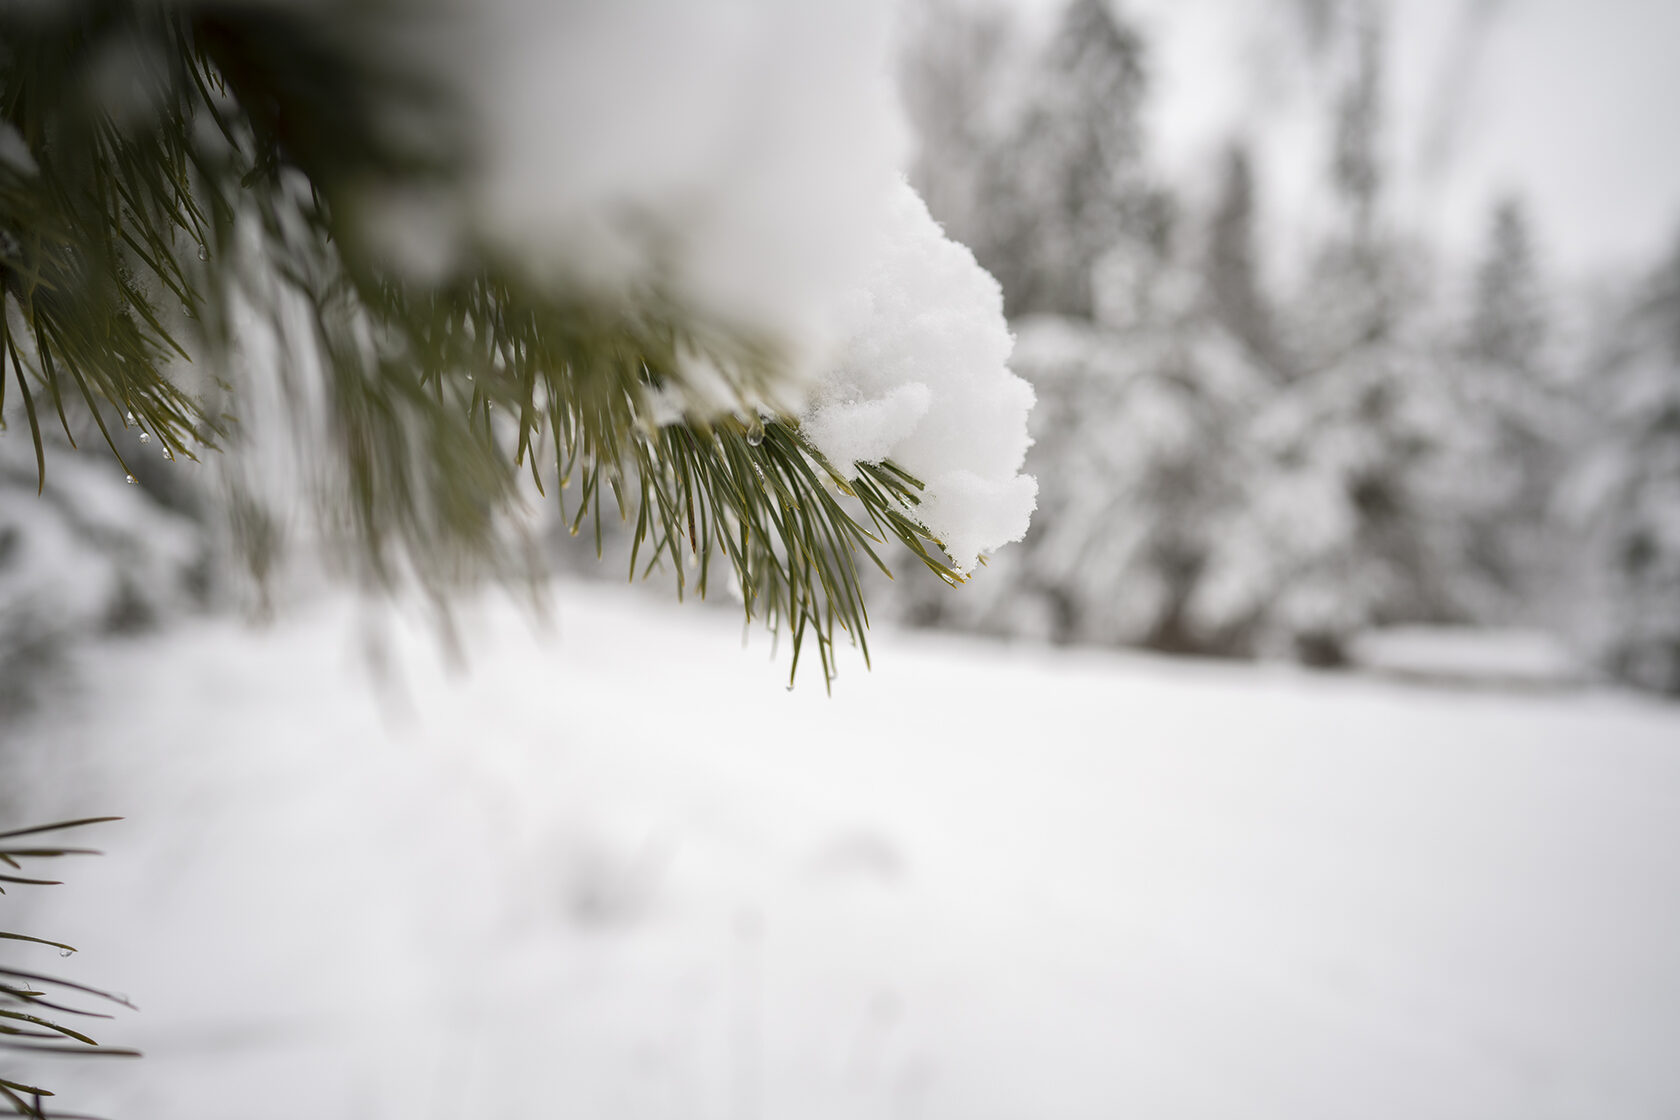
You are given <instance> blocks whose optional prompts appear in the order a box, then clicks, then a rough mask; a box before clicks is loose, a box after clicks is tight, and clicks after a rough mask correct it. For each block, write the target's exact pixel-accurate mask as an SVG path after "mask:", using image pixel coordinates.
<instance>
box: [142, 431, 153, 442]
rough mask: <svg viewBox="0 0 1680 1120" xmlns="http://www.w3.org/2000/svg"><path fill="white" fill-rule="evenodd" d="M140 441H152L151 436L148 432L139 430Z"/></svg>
mask: <svg viewBox="0 0 1680 1120" xmlns="http://www.w3.org/2000/svg"><path fill="white" fill-rule="evenodd" d="M140 442H141V443H150V442H152V437H151V435H150V433H148V432H141V433H140Z"/></svg>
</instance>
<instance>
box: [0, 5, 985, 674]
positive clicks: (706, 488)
mask: <svg viewBox="0 0 1680 1120" xmlns="http://www.w3.org/2000/svg"><path fill="white" fill-rule="evenodd" d="M356 12H357V13H359V14H358V15H357V16H356V17H354V18H353V17H352V16H351V15H343V16H340V17H338V18H334V17H333V16H331V15H330V14H323V13H321V12H315V11H314V10H309V11H303V10H299V11H292V10H289V9H283V8H270V7H267V6H263V5H249V6H244V5H241V6H228V7H221V6H218V5H214V4H209V3H190V2H188V3H177V4H170V5H157V6H153V5H150V4H143V3H139V2H132V3H126V4H125V3H116V4H112V3H94V2H92V0H85V2H81V3H67V4H65V5H63V6H62V8H61V9H60V10H56V11H54V12H53V13H51V14H43V13H42V12H38V11H35V10H33V9H26V10H20V9H19V8H18V7H10V8H7V9H5V10H4V11H3V12H0V120H3V122H4V123H3V124H0V128H10V129H12V130H15V132H16V134H17V137H18V138H21V140H22V141H23V143H24V145H25V146H26V149H27V152H28V156H29V158H28V159H27V160H22V161H20V160H15V159H14V160H12V161H9V162H8V161H5V160H0V386H3V385H4V384H5V376H4V375H6V374H7V373H8V372H9V373H10V380H11V381H12V382H13V384H14V385H15V386H16V388H17V391H18V395H19V397H20V399H21V401H22V403H23V406H24V412H25V416H26V420H27V422H28V425H29V428H30V433H31V437H32V439H33V440H34V442H35V447H36V453H37V468H38V473H39V475H40V477H43V478H44V475H45V471H46V470H47V463H46V455H45V451H44V448H43V445H42V441H41V424H42V423H43V418H42V411H43V402H49V401H50V402H51V404H50V407H51V409H52V411H53V412H54V413H55V414H56V415H57V416H58V417H59V419H60V421H61V423H63V426H64V428H65V430H66V434H69V430H70V424H69V422H68V420H66V419H65V417H64V403H63V402H64V400H65V398H66V397H69V398H72V399H79V400H80V401H81V402H82V403H83V404H85V405H86V407H87V409H88V410H89V411H90V412H91V413H92V414H93V416H94V418H95V420H96V422H97V424H98V427H99V430H100V432H101V434H102V436H103V437H104V440H105V442H106V444H107V446H108V447H109V449H110V451H111V453H112V454H113V455H114V456H115V457H116V458H117V460H118V462H119V464H121V465H122V467H123V469H124V471H125V472H127V473H128V474H129V476H130V478H131V479H132V477H133V474H132V471H129V469H128V465H127V464H126V463H124V462H123V455H122V453H121V452H120V451H119V450H118V448H117V445H116V442H115V441H114V439H113V437H112V429H113V425H114V424H117V423H120V424H121V425H122V426H124V427H138V428H139V429H140V430H141V432H142V433H144V436H145V437H147V438H156V439H157V440H158V442H159V443H160V444H161V450H162V452H163V454H164V455H165V457H167V458H171V459H173V458H175V457H176V456H187V457H189V458H193V457H196V455H197V454H198V452H200V451H201V450H204V449H206V448H208V449H218V448H219V447H220V446H221V445H222V444H225V443H228V442H229V441H230V440H232V439H233V438H234V435H233V433H234V432H235V429H234V428H233V427H231V421H232V419H233V417H232V415H230V414H227V413H223V412H220V411H217V410H216V409H215V407H214V406H212V405H211V404H210V403H208V401H209V398H208V397H207V395H206V394H216V395H217V396H218V397H219V396H221V395H224V394H231V398H232V404H233V407H234V409H235V411H237V407H238V404H239V392H238V390H237V389H236V388H235V387H234V386H233V385H232V384H230V383H229V378H224V377H221V376H219V375H218V376H215V377H213V378H206V377H205V376H204V374H203V373H202V372H200V373H198V374H197V375H196V382H197V384H198V385H199V389H198V390H195V391H189V390H188V389H187V388H184V387H183V386H185V385H190V384H193V382H192V381H191V380H189V378H192V377H194V371H195V370H205V369H208V370H210V371H222V370H226V371H231V370H233V369H235V368H237V366H238V362H239V355H238V350H237V347H236V345H235V341H236V336H237V335H246V334H249V333H250V331H251V330H252V329H253V323H252V319H253V318H254V319H255V324H254V326H255V327H256V328H258V329H262V330H266V331H267V332H269V334H270V336H271V337H272V338H273V339H274V340H275V342H276V345H277V349H278V351H279V352H280V354H281V356H282V360H281V361H280V363H279V368H277V369H275V370H272V371H266V372H265V371H258V374H259V375H266V376H273V377H278V378H280V379H282V382H283V383H284V384H286V386H287V388H288V391H289V392H291V393H293V394H294V395H295V396H296V397H298V398H299V399H301V398H302V397H303V396H304V395H305V384H304V382H305V380H306V379H307V378H308V377H310V376H311V375H312V374H311V370H316V369H318V371H319V375H320V377H321V379H322V381H323V382H324V388H325V400H326V405H325V425H326V429H327V430H326V431H325V432H324V433H322V435H323V438H324V439H325V442H326V445H327V446H326V448H325V450H324V455H325V458H326V462H327V464H328V466H327V468H326V469H324V470H323V471H322V472H321V473H322V476H323V478H325V479H328V480H330V481H331V483H332V485H331V486H330V487H329V489H328V492H327V493H324V494H322V495H321V496H320V497H321V504H322V513H323V517H324V520H325V523H326V527H327V529H328V530H329V534H330V536H331V537H332V538H333V539H334V540H336V541H337V542H338V544H339V545H341V548H340V555H341V556H342V557H343V559H344V560H345V561H346V563H347V566H348V567H349V568H350V570H351V571H352V573H353V574H355V575H356V576H357V577H358V578H360V579H362V580H363V581H364V582H366V583H368V584H370V585H373V586H383V587H389V586H392V585H394V584H396V583H398V582H399V581H401V580H402V579H404V578H405V577H407V576H410V575H412V576H416V577H418V579H419V581H420V582H421V584H422V586H424V587H425V588H426V589H427V590H428V591H431V592H433V593H434V594H440V595H441V594H442V593H443V592H444V591H445V590H446V589H447V588H448V587H449V586H451V585H453V584H455V583H458V582H459V581H460V580H462V579H465V578H471V577H473V576H476V575H478V574H482V573H485V572H488V573H491V574H496V575H501V576H508V575H515V574H518V573H520V572H528V570H529V561H528V559H527V558H525V557H523V556H522V555H521V553H520V551H519V549H518V548H517V542H516V541H513V540H511V539H510V536H511V535H510V534H509V533H508V532H507V531H506V529H505V523H506V519H507V515H508V514H509V512H510V511H511V510H512V509H513V507H514V504H515V501H516V497H515V496H516V489H517V481H518V476H519V474H520V473H521V471H523V470H528V471H529V472H530V473H531V475H532V477H533V478H534V479H535V480H536V483H537V485H538V487H539V488H543V487H544V486H545V483H546V481H554V482H555V483H557V487H556V488H557V490H558V491H559V492H560V498H561V501H562V502H563V501H564V493H565V491H566V490H567V488H568V486H569V485H576V486H577V487H578V488H579V493H578V500H577V503H576V505H575V507H574V508H575V509H576V517H575V520H573V522H572V527H573V528H574V530H576V529H578V528H580V527H581V525H582V524H583V521H584V518H585V517H589V518H593V519H595V520H597V521H598V519H599V518H600V516H601V512H600V507H601V500H602V497H603V494H602V490H603V486H604V487H606V488H609V489H611V490H612V491H613V494H614V497H615V501H616V502H617V503H618V504H619V505H620V507H621V510H622V511H623V512H624V514H625V515H626V517H628V516H629V513H630V511H631V510H632V509H633V510H634V516H635V525H636V533H635V553H636V555H637V556H638V557H639V556H640V555H641V554H642V553H643V551H644V550H645V551H646V552H647V554H648V555H649V556H650V557H666V558H668V559H669V560H670V562H671V567H672V568H673V569H674V571H675V575H676V583H677V588H678V592H679V595H680V594H681V593H682V591H683V590H684V588H685V586H686V584H687V579H686V577H685V576H684V562H683V561H684V554H685V549H686V554H687V555H688V556H694V557H697V559H698V562H699V565H700V571H699V575H698V577H697V579H696V580H695V586H696V589H697V590H698V591H699V592H700V593H701V594H704V593H705V590H706V588H707V586H708V583H709V580H710V578H711V567H710V563H711V557H712V555H713V553H714V552H716V553H718V554H720V555H727V556H728V558H729V560H730V561H731V566H730V571H731V572H732V574H733V577H734V578H735V580H736V581H737V582H738V584H739V586H740V588H741V590H742V592H743V597H744V599H745V601H746V604H747V612H748V614H749V616H763V617H764V618H765V619H766V620H767V621H768V622H769V623H770V624H771V625H772V626H786V627H788V628H790V629H791V632H792V636H793V639H794V648H795V654H796V658H795V660H796V664H797V654H798V651H799V648H800V644H801V641H802V639H803V636H804V635H805V634H806V633H807V631H809V632H810V633H812V634H814V635H815V636H816V641H817V646H818V656H819V659H820V660H821V662H822V665H823V667H824V671H825V673H829V672H830V671H831V669H832V660H831V658H832V646H833V639H834V627H835V625H836V624H839V625H840V627H841V628H842V629H843V630H844V631H846V632H847V633H848V634H850V635H851V636H852V638H853V639H854V640H855V641H856V642H858V643H859V645H860V646H861V645H862V644H863V631H864V627H865V626H866V625H867V616H866V614H865V612H864V609H863V603H862V599H861V593H860V590H859V586H858V570H857V559H858V553H859V552H862V554H863V555H864V556H866V557H867V558H868V559H869V560H870V561H871V562H873V563H875V564H877V565H880V566H882V567H883V568H884V567H885V565H884V564H883V563H882V560H881V558H880V556H879V555H878V554H877V553H876V552H875V550H874V549H873V547H872V545H873V544H875V543H880V542H881V541H883V540H885V539H886V538H888V537H889V536H890V537H891V538H893V539H896V540H898V541H900V542H901V543H903V544H904V545H906V546H907V547H909V549H910V551H911V553H912V555H914V556H915V557H916V558H917V559H918V560H920V561H921V562H922V563H923V564H924V565H926V566H927V567H929V568H931V569H932V570H933V571H934V572H936V573H937V574H938V575H940V576H941V577H942V578H944V579H946V580H948V581H952V582H955V581H956V580H958V579H959V578H960V577H958V576H957V575H956V573H955V572H953V571H952V570H951V569H950V568H949V567H948V566H947V565H946V564H945V562H944V561H943V559H941V558H940V554H939V551H938V542H937V541H934V540H932V539H931V538H930V537H929V536H928V534H927V533H926V532H925V530H923V529H922V527H921V526H920V525H919V524H918V523H917V521H916V519H915V516H914V512H913V509H914V506H915V504H916V501H917V492H918V491H919V490H920V484H919V483H918V482H917V481H916V480H915V479H913V478H910V477H909V476H908V475H905V474H904V473H903V472H901V471H898V470H896V469H895V468H892V467H891V466H890V465H887V464H873V465H867V466H866V468H865V469H864V471H863V473H862V474H861V475H859V477H858V478H857V479H856V481H855V482H853V483H851V484H847V483H845V482H844V481H843V480H842V478H841V477H840V475H839V474H838V472H836V471H834V470H833V469H832V468H831V467H829V466H828V465H827V464H824V463H823V462H822V461H821V458H820V456H818V455H816V454H815V453H814V452H813V450H812V449H811V448H810V446H809V445H808V444H807V443H806V442H805V441H803V440H802V439H801V438H800V436H799V434H798V431H797V425H796V422H795V421H794V420H793V419H792V418H790V417H787V416H781V415H774V414H772V415H770V416H769V417H768V421H767V422H764V421H761V420H759V419H758V417H759V416H760V414H761V412H762V411H763V403H764V402H766V401H770V400H773V399H775V395H776V389H777V386H778V385H779V383H780V382H781V379H782V377H783V376H784V372H785V371H784V360H783V357H782V355H781V354H780V353H779V352H778V348H777V346H776V345H775V344H774V343H773V342H771V341H770V340H767V339H763V338H758V337H753V336H752V335H750V334H749V333H747V332H744V331H742V330H740V329H739V328H738V327H735V326H734V325H732V324H729V323H726V322H720V321H717V320H716V319H715V317H712V316H709V315H707V314H703V313H701V312H700V311H699V310H698V309H696V308H694V307H690V306H685V305H684V304H683V303H682V302H681V301H679V300H677V299H675V298H673V297H671V296H670V295H668V294H667V293H663V292H660V291H642V292H639V293H636V295H635V296H634V298H632V299H630V300H624V301H618V302H603V301H591V300H587V299H584V298H581V297H578V296H576V295H570V296H564V295H556V294H555V293H554V292H552V291H551V290H548V289H546V288H544V287H542V286H540V285H538V284H536V283H534V282H533V281H532V280H531V279H530V278H529V276H528V275H527V273H526V272H525V270H524V267H523V263H522V262H519V261H510V260H505V259H502V257H501V256H500V255H498V254H497V253H496V252H494V251H491V250H489V249H487V248H485V247H483V246H469V247H467V248H466V249H465V250H464V251H463V254H462V257H461V260H459V261H458V262H457V263H456V265H455V266H454V268H453V269H452V270H451V271H450V272H449V274H448V275H447V276H445V277H443V278H441V279H435V280H427V281H423V282H422V281H416V280H414V279H412V278H408V277H404V276H399V275H396V274H394V273H393V272H392V271H391V270H390V269H388V268H386V267H384V266H383V264H382V263H381V261H380V259H379V257H378V254H376V253H374V252H371V251H370V250H369V249H368V248H367V245H368V236H367V231H366V230H365V229H364V228H362V226H361V225H360V224H359V223H357V222H356V221H354V220H353V215H354V214H355V213H357V209H356V204H357V201H358V200H359V199H361V198H365V197H367V196H368V192H369V191H370V189H376V188H392V189H413V188H417V187H428V186H439V187H448V186H449V185H450V184H453V183H456V182H458V181H459V180H460V178H461V177H462V176H463V175H464V174H465V173H466V172H467V170H468V166H467V161H468V159H469V153H470V150H471V149H470V146H469V145H468V144H467V143H466V142H465V141H464V140H463V135H464V132H465V130H464V128H463V124H462V121H461V120H460V114H459V113H457V112H456V111H455V109H454V107H453V106H452V104H451V100H450V98H449V97H448V96H447V94H446V92H445V91H443V90H441V89H440V88H438V86H437V84H436V83H430V82H428V81H427V80H426V79H425V77H424V76H423V75H417V74H415V73H413V72H411V71H408V70H404V69H403V68H401V67H400V66H399V65H398V64H396V63H393V62H391V61H389V59H388V58H387V57H386V56H387V55H388V54H390V53H391V52H388V51H382V50H380V49H378V48H379V45H380V44H379V41H378V38H377V34H376V33H377V32H378V31H379V29H380V27H381V26H382V25H381V24H380V22H379V21H380V19H381V18H383V19H385V20H387V21H389V20H391V19H392V18H393V16H392V13H391V12H388V11H386V10H385V9H384V8H382V7H381V6H380V5H378V4H374V5H363V6H357V7H356ZM383 26H384V30H386V31H389V30H390V29H391V27H390V24H389V23H387V24H386V25H383ZM369 27H371V28H372V29H373V30H372V32H369V30H368V28H369ZM112 51H122V52H125V53H124V55H123V57H125V58H132V60H133V67H132V69H133V73H132V74H130V75H129V77H130V79H131V80H132V81H133V82H134V84H135V86H136V90H135V91H134V96H136V97H138V98H139V99H140V100H141V101H142V102H143V103H144V104H145V105H147V106H148V107H149V111H147V112H144V113H130V114H128V115H127V116H125V117H124V118H123V119H121V120H118V119H116V118H115V117H114V116H113V113H112V111H110V110H109V109H107V108H104V107H101V105H99V104H98V103H97V102H95V101H93V100H92V99H90V98H89V97H88V96H86V94H85V91H86V89H87V88H88V87H89V84H90V82H92V81H93V80H94V79H95V78H96V77H97V76H98V75H97V74H95V73H93V72H92V67H93V66H94V65H95V61H96V60H97V59H98V58H100V57H102V52H103V53H104V54H109V53H110V52H112ZM393 112H395V113H396V114H397V115H400V116H401V117H402V118H403V119H405V120H412V121H419V122H423V123H424V124H425V126H426V127H423V128H415V129H406V130H403V135H404V136H414V137H425V139H423V140H415V139H407V140H405V139H402V138H400V137H398V136H396V135H394V133H393V130H391V129H390V128H388V127H384V126H383V125H382V124H381V122H383V121H388V120H390V119H391V118H392V114H393ZM438 138H442V139H438ZM699 368H704V369H706V370H710V371H720V372H721V373H722V375H723V377H724V380H725V382H726V383H727V387H728V394H729V396H730V398H731V399H729V400H727V401H725V402H723V403H722V404H721V405H720V404H718V403H716V401H715V399H714V395H713V394H714V393H715V389H713V388H712V387H710V386H706V385H702V384H699V383H697V382H696V381H695V379H694V377H693V374H692V372H691V371H693V370H696V369H699ZM230 376H231V375H230ZM656 397H657V398H658V400H659V401H660V402H661V409H660V410H659V411H657V412H656V410H655V409H654V407H653V402H654V401H655V398H656ZM673 401H675V402H678V404H679V407H680V411H681V414H682V416H683V419H682V420H680V421H679V422H676V423H667V424H664V425H662V426H655V424H654V423H653V420H652V417H654V416H655V415H663V414H664V413H665V412H668V411H669V406H670V403H671V402H673ZM0 407H3V396H0ZM298 411H299V414H300V415H301V414H302V412H303V409H302V407H301V405H300V406H299V409H298ZM761 432H762V435H761V436H760V434H759V433H761ZM543 447H547V448H548V453H547V455H546V456H545V457H544V460H543V461H542V462H539V458H538V454H537V452H538V449H539V448H543ZM545 468H551V469H545ZM834 487H838V488H839V492H836V491H835V489H834ZM865 653H866V656H867V651H865Z"/></svg>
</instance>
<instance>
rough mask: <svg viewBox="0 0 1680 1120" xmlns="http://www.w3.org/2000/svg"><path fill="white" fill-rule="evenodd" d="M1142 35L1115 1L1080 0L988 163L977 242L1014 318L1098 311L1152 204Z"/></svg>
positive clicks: (1064, 18)
mask: <svg viewBox="0 0 1680 1120" xmlns="http://www.w3.org/2000/svg"><path fill="white" fill-rule="evenodd" d="M1143 55H1144V50H1143V41H1142V39H1141V38H1140V37H1139V36H1138V34H1137V32H1136V31H1135V30H1134V29H1133V28H1132V26H1131V25H1130V24H1129V23H1128V22H1127V21H1126V20H1125V19H1124V18H1122V17H1121V16H1120V14H1119V13H1118V12H1117V11H1116V8H1115V5H1114V4H1113V3H1112V2H1110V0H1070V2H1069V3H1068V4H1067V6H1066V8H1065V9H1064V10H1063V11H1062V14H1061V18H1060V21H1059V23H1058V24H1057V26H1056V29H1055V31H1054V33H1053V34H1052V36H1051V38H1050V40H1049V42H1048V44H1047V45H1046V46H1045V48H1044V50H1043V52H1042V53H1041V54H1040V56H1039V57H1038V58H1037V60H1036V62H1035V63H1034V65H1033V67H1032V68H1031V72H1030V74H1029V75H1028V77H1027V79H1026V90H1025V93H1024V94H1023V97H1022V102H1021V107H1020V109H1019V110H1018V114H1017V115H1016V117H1015V120H1014V123H1013V126H1012V127H1011V128H1010V129H1009V130H1008V131H1007V133H1006V134H1005V135H1004V137H1003V141H1004V142H1003V144H1002V146H1001V147H1000V148H999V149H998V150H997V151H996V152H995V154H994V157H993V159H992V160H991V161H990V164H989V168H988V176H989V179H988V182H987V183H986V185H985V190H986V193H987V195H988V198H989V202H988V207H989V215H990V216H989V221H988V226H989V229H990V236H989V237H985V238H984V239H982V240H980V241H979V243H978V244H976V245H975V247H974V248H975V252H976V254H977V255H978V256H979V258H980V262H981V263H982V264H983V265H985V266H986V267H987V268H988V269H989V270H991V271H992V273H993V274H994V275H996V276H997V278H998V280H999V282H1000V283H1002V284H1003V290H1004V297H1005V302H1006V304H1007V306H1008V310H1009V313H1010V314H1011V315H1012V316H1015V315H1026V314H1032V313H1040V312H1041V313H1049V314H1059V315H1075V316H1090V315H1092V314H1093V313H1094V312H1095V310H1096V306H1097V303H1098V301H1099V300H1098V296H1097V291H1096V289H1097V287H1098V286H1099V285H1100V283H1101V281H1100V280H1099V279H1098V273H1099V271H1100V270H1101V268H1102V267H1103V266H1104V263H1105V260H1106V259H1107V258H1108V257H1110V255H1111V254H1113V253H1115V252H1117V251H1121V250H1122V247H1123V246H1124V244H1125V243H1126V242H1127V241H1128V240H1129V239H1131V238H1132V237H1133V236H1134V235H1135V232H1136V230H1135V226H1134V219H1135V218H1136V217H1137V216H1138V214H1139V212H1140V210H1141V209H1142V208H1143V207H1144V206H1146V205H1147V198H1148V194H1149V190H1148V183H1147V179H1146V177H1145V174H1144V164H1143V158H1144V144H1143V126H1142V122H1141V120H1140V118H1139V113H1140V111H1141V107H1142V104H1143V98H1144V93H1145V87H1146V80H1145V70H1144V57H1143Z"/></svg>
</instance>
